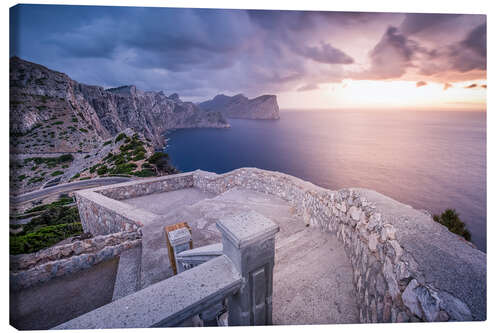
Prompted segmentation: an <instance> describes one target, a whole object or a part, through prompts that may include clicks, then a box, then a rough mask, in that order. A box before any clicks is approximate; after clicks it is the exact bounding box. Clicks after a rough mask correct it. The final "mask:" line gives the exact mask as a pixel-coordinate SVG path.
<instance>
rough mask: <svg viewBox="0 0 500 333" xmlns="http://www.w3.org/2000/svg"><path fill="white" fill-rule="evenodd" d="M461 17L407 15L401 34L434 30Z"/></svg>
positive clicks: (450, 15) (449, 15)
mask: <svg viewBox="0 0 500 333" xmlns="http://www.w3.org/2000/svg"><path fill="white" fill-rule="evenodd" d="M458 16H460V15H457V14H413V13H411V14H406V17H405V19H404V21H403V23H401V32H402V33H403V34H405V35H412V34H417V33H419V32H421V31H423V30H433V29H435V28H436V27H439V26H440V25H442V24H443V23H445V22H446V21H449V20H453V19H455V18H457V17H458Z"/></svg>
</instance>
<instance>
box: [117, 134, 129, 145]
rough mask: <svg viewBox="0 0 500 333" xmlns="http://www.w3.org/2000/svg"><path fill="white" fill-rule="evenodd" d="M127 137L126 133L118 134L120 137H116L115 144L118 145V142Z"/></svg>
mask: <svg viewBox="0 0 500 333" xmlns="http://www.w3.org/2000/svg"><path fill="white" fill-rule="evenodd" d="M126 137H127V136H126V135H125V133H120V134H118V136H117V137H116V139H115V143H117V142H118V141H120V140H123V139H125V138H126Z"/></svg>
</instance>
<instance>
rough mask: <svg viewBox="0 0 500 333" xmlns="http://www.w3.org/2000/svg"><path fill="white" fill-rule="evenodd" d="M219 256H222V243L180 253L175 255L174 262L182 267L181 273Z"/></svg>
mask: <svg viewBox="0 0 500 333" xmlns="http://www.w3.org/2000/svg"><path fill="white" fill-rule="evenodd" d="M220 255H222V243H215V244H210V245H206V246H201V247H196V248H194V249H191V250H187V251H183V252H180V253H178V254H177V255H176V260H177V262H178V263H179V265H180V266H181V267H182V269H181V271H184V270H188V269H191V268H193V267H196V266H198V265H201V264H203V263H205V262H207V261H209V260H212V259H214V258H216V257H218V256H220Z"/></svg>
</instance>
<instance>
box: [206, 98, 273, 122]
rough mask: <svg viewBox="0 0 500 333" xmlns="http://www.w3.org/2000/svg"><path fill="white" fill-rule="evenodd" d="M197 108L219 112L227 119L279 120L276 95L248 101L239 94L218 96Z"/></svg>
mask: <svg viewBox="0 0 500 333" xmlns="http://www.w3.org/2000/svg"><path fill="white" fill-rule="evenodd" d="M199 106H200V107H201V108H202V109H203V110H206V111H209V112H210V111H211V112H217V111H218V112H221V113H222V114H223V115H224V116H225V117H227V118H240V119H265V120H271V119H279V118H280V115H279V106H278V101H277V97H276V95H261V96H258V97H256V98H253V99H249V98H248V97H246V96H245V95H243V94H241V93H240V94H237V95H234V96H226V95H224V94H218V95H216V96H215V97H214V98H213V99H211V100H208V101H204V102H201V103H200V104H199Z"/></svg>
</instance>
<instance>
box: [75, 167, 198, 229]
mask: <svg viewBox="0 0 500 333" xmlns="http://www.w3.org/2000/svg"><path fill="white" fill-rule="evenodd" d="M192 186H193V175H192V173H183V174H177V175H170V176H164V177H155V178H149V179H143V180H136V181H131V182H127V183H125V184H114V185H107V186H101V187H98V188H93V189H88V190H82V191H78V192H75V198H76V202H77V204H78V210H79V212H80V219H81V221H82V227H83V230H84V231H85V232H90V233H91V234H93V235H107V234H110V233H115V232H120V231H133V230H137V229H139V228H142V226H143V225H144V223H145V222H149V221H152V220H154V219H156V218H158V216H157V215H155V214H153V213H151V212H148V211H145V210H142V209H139V208H136V207H133V206H131V205H128V204H127V203H125V202H122V201H120V200H123V199H128V198H134V197H138V196H143V195H148V194H153V193H158V192H168V191H175V190H179V189H182V188H186V187H192Z"/></svg>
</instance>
